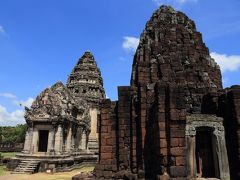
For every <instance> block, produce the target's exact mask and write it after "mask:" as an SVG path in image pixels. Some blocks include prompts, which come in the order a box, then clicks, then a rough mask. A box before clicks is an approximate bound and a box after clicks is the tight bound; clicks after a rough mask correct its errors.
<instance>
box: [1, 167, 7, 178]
mask: <svg viewBox="0 0 240 180" xmlns="http://www.w3.org/2000/svg"><path fill="white" fill-rule="evenodd" d="M6 174H8V171H7V169H6V167H5V166H0V176H3V175H6Z"/></svg>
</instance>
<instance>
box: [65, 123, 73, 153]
mask: <svg viewBox="0 0 240 180" xmlns="http://www.w3.org/2000/svg"><path fill="white" fill-rule="evenodd" d="M71 146H72V125H70V126H69V129H68V134H67V142H66V151H67V152H71Z"/></svg>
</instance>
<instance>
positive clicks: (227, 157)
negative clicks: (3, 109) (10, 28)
mask: <svg viewBox="0 0 240 180" xmlns="http://www.w3.org/2000/svg"><path fill="white" fill-rule="evenodd" d="M221 79H222V77H221V72H220V68H219V66H218V65H217V64H216V63H215V61H214V59H212V58H211V57H210V55H209V50H208V48H207V47H206V46H205V44H204V42H203V40H202V35H201V33H199V32H198V31H197V30H196V26H195V23H194V22H193V21H192V20H190V19H189V18H188V17H187V16H186V15H185V14H183V13H182V12H178V11H175V10H174V9H172V8H171V7H169V6H161V7H160V8H159V9H158V10H157V11H156V12H154V13H153V15H152V17H151V18H150V20H149V21H148V22H147V24H146V28H145V30H144V31H143V33H142V34H141V37H140V43H139V46H138V48H137V50H136V54H135V56H134V60H133V65H132V75H131V83H130V86H120V87H118V101H114V102H112V101H110V100H109V99H105V94H104V89H103V86H102V78H101V74H100V70H99V69H98V68H97V66H96V62H95V61H94V58H93V56H92V55H91V53H89V52H86V53H85V54H84V56H83V57H82V58H81V59H80V61H79V62H78V64H77V66H76V67H75V68H74V69H73V71H72V73H71V75H70V76H69V79H68V82H67V86H64V85H63V84H62V83H61V82H58V83H56V84H55V85H53V86H52V87H51V88H49V89H46V90H44V91H43V92H42V93H41V94H40V95H39V96H38V97H37V99H36V101H35V102H34V103H33V105H32V107H31V108H30V109H27V110H26V121H27V123H28V126H29V128H28V132H27V135H26V141H25V146H24V151H23V153H22V154H20V155H18V157H19V158H20V159H21V160H22V161H21V163H26V162H24V161H23V159H25V161H26V160H27V159H30V160H32V162H35V161H38V162H41V163H40V169H43V170H46V169H54V170H57V171H60V170H67V169H69V168H72V167H74V166H76V165H78V164H80V163H82V162H94V161H96V160H97V158H98V164H97V165H96V167H95V171H94V174H92V175H90V176H88V175H86V176H84V175H83V174H81V175H79V176H78V175H77V176H75V177H74V178H73V179H74V180H77V179H121V180H122V179H126V180H127V179H132V180H133V179H139V180H140V179H142V180H143V179H146V180H155V179H160V180H168V179H171V180H186V179H189V180H194V179H198V178H200V179H205V178H213V179H220V180H230V179H232V180H239V179H240V168H239V167H240V86H237V85H236V86H232V87H231V88H226V89H223V87H222V80H221ZM98 144H99V146H98ZM98 147H99V148H98ZM98 153H99V157H98ZM33 160H35V161H33ZM21 163H20V165H19V166H18V168H19V169H21ZM30 164H31V163H30ZM19 169H18V170H19Z"/></svg>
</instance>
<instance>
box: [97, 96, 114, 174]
mask: <svg viewBox="0 0 240 180" xmlns="http://www.w3.org/2000/svg"><path fill="white" fill-rule="evenodd" d="M116 106H117V105H116V103H113V102H111V101H110V100H103V102H102V105H101V112H100V114H101V115H100V116H99V125H100V126H99V137H101V138H100V139H99V145H100V148H99V154H100V155H99V164H98V165H97V166H96V168H95V171H96V174H97V177H98V178H99V179H101V178H105V179H112V176H113V174H114V173H115V172H117V152H118V149H117V145H118V142H117V138H116V135H117V117H116V112H115V111H116V109H117V108H116Z"/></svg>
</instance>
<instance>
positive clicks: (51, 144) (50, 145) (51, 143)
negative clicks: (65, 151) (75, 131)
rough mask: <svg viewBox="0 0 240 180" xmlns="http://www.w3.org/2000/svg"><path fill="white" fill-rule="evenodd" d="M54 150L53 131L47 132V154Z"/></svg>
mask: <svg viewBox="0 0 240 180" xmlns="http://www.w3.org/2000/svg"><path fill="white" fill-rule="evenodd" d="M53 150H54V129H52V130H50V131H49V134H48V147H47V152H48V153H49V154H51V152H53Z"/></svg>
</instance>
